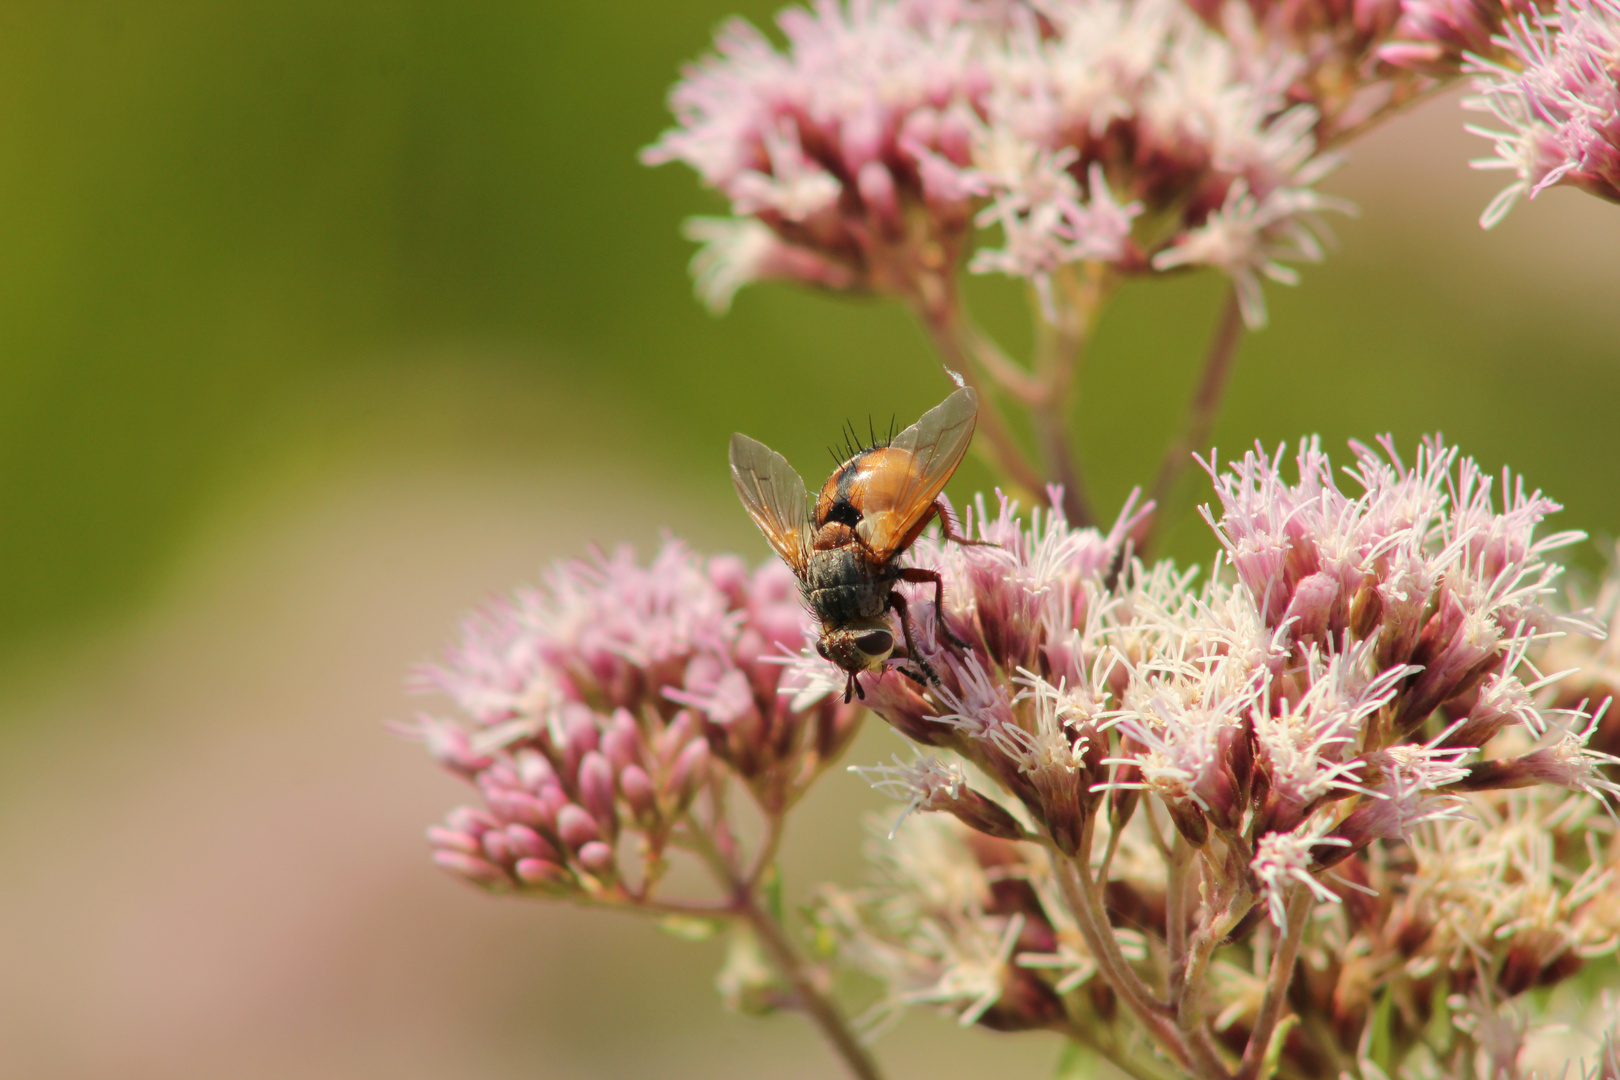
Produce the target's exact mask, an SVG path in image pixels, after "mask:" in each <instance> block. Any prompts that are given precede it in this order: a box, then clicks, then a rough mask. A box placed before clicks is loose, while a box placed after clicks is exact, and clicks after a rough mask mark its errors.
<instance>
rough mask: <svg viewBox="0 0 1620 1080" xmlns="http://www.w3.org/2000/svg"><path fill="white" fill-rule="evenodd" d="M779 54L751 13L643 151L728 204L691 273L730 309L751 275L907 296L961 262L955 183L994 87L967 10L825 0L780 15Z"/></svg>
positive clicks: (731, 25) (700, 231) (700, 225)
mask: <svg viewBox="0 0 1620 1080" xmlns="http://www.w3.org/2000/svg"><path fill="white" fill-rule="evenodd" d="M778 21H779V23H780V25H781V28H782V33H783V34H784V35H785V36H786V38H787V41H788V49H787V52H786V53H779V52H777V51H776V49H775V48H774V47H773V46H772V45H771V43H770V41H769V40H768V39H767V38H766V37H765V36H764V35H763V34H762V33H760V32H759V31H758V30H756V29H755V28H754V27H753V26H751V25H749V24H748V23H746V22H744V21H743V20H741V19H734V20H731V21H730V22H727V23H726V24H725V25H724V26H723V27H722V28H721V30H720V33H719V35H718V37H717V39H716V48H717V50H718V52H717V54H716V55H714V56H710V57H707V58H705V59H704V60H702V61H700V62H699V63H697V64H694V65H692V66H691V67H690V68H688V69H687V71H686V73H685V78H683V79H682V81H681V82H680V83H678V84H677V85H676V86H675V88H674V90H673V91H672V92H671V94H670V108H671V109H672V110H673V111H674V113H675V117H676V120H677V126H676V127H675V128H672V129H671V130H670V131H668V132H666V133H665V134H664V136H663V137H662V138H661V139H660V140H659V141H658V142H657V143H655V144H654V145H653V146H651V147H649V148H648V149H647V150H646V151H645V152H644V154H643V160H644V161H646V162H647V163H648V164H655V165H656V164H662V163H664V162H668V161H684V162H686V163H687V164H688V165H690V166H691V167H692V168H693V169H695V170H696V171H697V172H698V174H699V175H700V176H701V177H702V178H703V181H704V182H705V183H706V184H708V185H709V186H711V187H713V188H715V189H716V190H718V191H719V192H720V193H721V194H723V195H724V196H726V198H727V199H728V200H730V202H731V208H732V211H733V213H735V214H736V215H738V216H737V217H735V218H732V219H724V218H720V219H715V218H703V219H697V220H696V221H695V222H694V223H693V224H692V225H690V226H689V234H690V235H692V236H693V238H694V239H698V240H700V241H702V242H704V243H705V244H706V245H708V246H707V247H706V248H705V250H704V252H702V253H700V255H699V257H698V260H697V262H696V263H695V264H694V270H695V271H696V272H697V273H698V274H699V277H700V289H701V291H702V292H703V294H704V297H705V299H706V300H707V301H708V303H709V305H710V307H712V308H715V309H716V310H724V308H725V307H726V306H727V305H728V304H729V303H730V300H731V294H732V293H734V292H735V291H736V289H737V288H738V287H739V286H741V285H743V284H746V283H747V282H748V281H752V280H758V279H761V278H789V279H793V280H800V281H806V282H810V283H813V284H817V285H822V286H825V287H830V288H872V289H882V290H888V291H895V292H909V291H911V290H913V289H915V288H917V287H918V286H917V280H918V278H919V276H921V275H924V274H927V273H929V272H931V271H934V272H937V270H938V269H939V268H940V267H942V266H948V265H952V264H954V263H955V262H956V260H957V258H958V257H959V250H960V247H961V244H962V243H963V241H964V238H965V236H966V234H967V232H968V230H969V229H970V228H971V216H972V209H971V205H970V201H969V199H970V197H969V195H968V194H967V193H966V192H965V191H963V190H961V188H960V186H959V185H958V184H956V183H955V182H954V181H953V180H952V179H951V178H949V177H948V176H947V175H946V166H949V165H951V164H952V163H955V164H963V163H965V162H966V160H967V153H968V131H967V127H966V124H967V117H968V116H970V115H972V102H973V100H974V99H975V98H977V97H979V96H981V95H982V94H983V91H984V86H985V81H986V73H985V71H984V68H983V64H982V61H981V60H980V59H979V58H978V57H977V55H976V46H975V30H974V18H973V13H972V6H971V5H969V4H966V3H952V2H946V0H933V2H921V0H910V2H903V3H897V2H894V0H856V2H854V3H851V4H849V5H848V6H847V7H846V6H844V5H843V4H842V3H840V2H839V0H819V2H818V3H817V4H816V5H815V7H814V8H813V9H811V10H804V9H799V8H790V9H788V10H787V11H785V12H783V13H782V15H781V16H780V18H779V20H778Z"/></svg>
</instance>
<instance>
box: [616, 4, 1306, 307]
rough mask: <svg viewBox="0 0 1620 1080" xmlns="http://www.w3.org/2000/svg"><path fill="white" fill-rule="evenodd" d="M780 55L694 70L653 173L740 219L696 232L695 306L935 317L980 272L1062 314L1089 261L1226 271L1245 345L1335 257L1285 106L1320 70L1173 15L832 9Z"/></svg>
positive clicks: (740, 32)
mask: <svg viewBox="0 0 1620 1080" xmlns="http://www.w3.org/2000/svg"><path fill="white" fill-rule="evenodd" d="M780 22H781V25H782V29H783V32H784V34H785V35H786V37H787V39H788V49H787V51H786V53H779V52H777V51H776V50H775V49H773V48H772V47H771V46H770V44H769V43H768V42H767V41H766V39H765V38H764V37H763V35H761V34H760V33H759V32H758V31H756V30H754V29H752V28H751V27H749V26H748V25H747V24H744V23H740V22H733V23H729V24H727V26H726V27H725V28H724V29H723V30H722V32H721V34H720V37H719V40H718V49H719V52H718V55H716V56H713V57H710V58H708V59H706V60H705V61H703V62H701V63H699V64H698V65H695V66H694V67H692V68H690V69H689V70H688V71H687V72H686V76H685V78H684V79H683V80H682V81H681V82H680V83H679V84H678V85H677V86H676V87H675V90H674V91H673V93H672V95H671V105H672V108H673V110H674V112H675V115H676V120H677V126H676V127H675V128H673V129H671V130H670V131H669V132H667V133H666V134H665V135H664V136H663V138H662V139H660V140H659V141H658V142H657V143H656V144H655V145H653V146H652V147H651V148H649V149H648V151H647V152H646V153H645V155H644V158H645V160H646V161H648V162H649V163H655V164H656V163H661V162H666V161H674V160H680V161H685V162H686V163H688V164H689V165H691V166H692V167H693V168H694V169H696V170H697V172H698V173H699V175H700V176H702V178H703V179H704V181H705V182H706V183H707V184H709V185H710V186H712V187H714V188H716V189H717V190H719V191H720V192H721V193H722V194H724V195H725V196H726V197H727V198H728V199H729V200H730V202H731V208H732V211H733V213H734V214H735V215H737V216H736V217H734V218H731V219H699V221H698V222H697V223H695V224H694V225H692V226H690V227H689V229H690V233H691V235H693V236H694V237H695V238H697V239H700V240H702V241H704V242H705V243H706V244H707V245H708V246H707V247H706V248H705V249H704V251H702V252H700V254H699V256H698V257H697V259H696V260H695V263H694V270H695V272H696V273H697V274H698V277H699V289H700V292H701V293H702V294H703V295H704V296H705V298H706V299H707V300H708V301H709V302H710V304H711V306H715V307H723V306H724V305H725V304H726V303H727V302H729V299H730V296H731V294H732V293H733V292H734V291H735V289H736V288H737V287H739V286H740V285H742V284H744V283H746V282H747V281H750V280H755V279H758V278H762V277H784V278H794V279H798V280H803V281H808V282H812V283H814V284H818V285H822V286H827V287H833V288H850V287H863V288H875V289H880V290H884V291H888V292H892V293H896V294H898V295H902V296H905V297H907V298H908V299H910V300H911V301H912V302H914V303H917V304H919V305H924V306H927V307H933V306H936V305H938V304H940V303H943V302H946V301H947V300H948V294H949V290H950V286H949V284H948V282H949V278H950V274H951V273H952V272H953V271H954V269H955V267H956V266H957V264H958V261H959V259H960V258H961V257H962V256H963V255H964V254H965V253H966V245H967V243H968V240H969V239H970V233H971V229H972V226H973V225H974V223H975V222H976V223H977V224H978V225H979V226H983V227H995V228H996V229H998V230H999V232H1000V235H1001V240H1002V243H1001V245H1000V246H999V247H996V248H984V249H981V250H979V251H978V252H977V253H976V254H975V255H974V256H973V258H972V259H971V261H970V262H969V266H970V268H971V269H973V270H975V271H978V272H997V273H1005V274H1012V275H1016V276H1019V277H1025V278H1028V279H1030V280H1031V281H1033V282H1034V283H1035V284H1036V285H1037V287H1038V288H1039V289H1041V290H1042V296H1043V300H1044V301H1045V303H1046V305H1047V307H1048V308H1049V309H1050V307H1051V305H1052V302H1053V301H1052V293H1051V287H1052V285H1051V283H1052V278H1053V275H1054V274H1057V273H1058V272H1060V270H1061V269H1062V268H1063V267H1065V266H1068V265H1069V264H1072V263H1076V262H1098V263H1106V264H1110V265H1112V266H1114V267H1115V268H1117V269H1119V270H1120V271H1122V272H1125V273H1134V274H1140V273H1148V272H1150V271H1154V270H1157V271H1169V270H1173V269H1175V268H1177V267H1183V266H1192V265H1204V266H1214V267H1217V268H1219V269H1220V270H1222V271H1223V272H1225V273H1227V274H1228V275H1230V276H1231V277H1232V278H1233V280H1234V281H1235V282H1236V283H1237V284H1238V286H1239V288H1240V290H1241V293H1242V298H1243V302H1244V313H1245V316H1246V317H1247V318H1248V320H1249V321H1250V323H1251V324H1258V323H1259V322H1261V321H1263V319H1264V305H1263V300H1262V297H1261V293H1260V279H1261V278H1268V277H1269V278H1271V279H1274V280H1278V281H1292V280H1293V274H1292V271H1290V270H1288V269H1287V268H1286V267H1285V266H1283V265H1282V262H1281V261H1280V260H1283V259H1305V260H1314V259H1317V258H1320V256H1321V245H1320V242H1319V240H1318V232H1319V227H1318V225H1317V223H1316V219H1315V214H1316V213H1317V212H1318V211H1321V210H1325V209H1330V208H1337V207H1338V204H1336V203H1335V202H1333V200H1330V199H1328V198H1326V197H1324V196H1321V195H1319V194H1317V193H1316V191H1315V190H1314V188H1313V185H1314V184H1315V182H1316V181H1317V180H1318V179H1320V178H1321V176H1322V175H1324V174H1325V173H1326V172H1327V171H1328V169H1329V168H1331V166H1332V165H1333V163H1334V161H1333V159H1331V158H1328V157H1324V156H1321V155H1319V154H1318V153H1317V147H1316V140H1315V136H1314V133H1313V132H1314V128H1315V126H1316V124H1317V121H1318V118H1319V112H1318V110H1317V109H1316V108H1314V107H1313V106H1312V105H1311V104H1308V103H1301V102H1300V101H1298V100H1296V99H1294V98H1291V97H1290V87H1291V86H1292V85H1293V84H1294V83H1295V82H1297V80H1298V78H1299V77H1300V75H1301V73H1302V72H1303V71H1304V64H1305V60H1304V58H1302V57H1300V56H1298V55H1297V54H1295V53H1293V52H1291V51H1290V50H1289V47H1288V46H1287V45H1286V44H1279V43H1275V42H1264V41H1261V40H1259V38H1258V37H1256V35H1255V34H1254V33H1253V32H1252V31H1253V27H1252V26H1250V27H1249V30H1250V31H1251V32H1250V33H1249V34H1248V36H1247V38H1245V39H1244V40H1242V41H1236V40H1235V39H1233V38H1229V37H1227V36H1225V35H1223V34H1222V33H1220V32H1217V31H1216V30H1214V29H1211V28H1210V27H1209V26H1208V25H1206V24H1205V23H1204V22H1202V21H1200V19H1199V18H1198V17H1197V16H1196V15H1195V14H1194V13H1193V11H1192V10H1191V9H1190V8H1188V7H1186V6H1185V5H1183V4H1182V3H1180V2H1179V0H1043V2H1041V3H1036V4H1005V5H990V4H982V5H979V4H965V3H940V2H933V3H924V2H910V3H906V2H900V0H852V2H851V3H849V4H847V5H845V4H844V3H841V2H840V0H819V2H817V3H816V4H815V5H814V7H813V8H812V9H810V10H804V9H799V8H790V9H789V10H788V11H786V12H785V13H784V14H783V15H782V16H781V19H780Z"/></svg>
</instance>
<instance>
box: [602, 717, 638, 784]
mask: <svg viewBox="0 0 1620 1080" xmlns="http://www.w3.org/2000/svg"><path fill="white" fill-rule="evenodd" d="M602 753H604V754H606V755H607V759H608V761H609V762H610V763H612V765H613V768H614V769H615V771H617V770H620V769H623V768H625V767H626V766H628V765H640V764H643V762H644V760H645V759H644V758H643V756H642V746H641V729H640V728H638V727H636V721H635V718H634V717H632V716H631V715H630V713H629V712H628V711H627V710H625V709H620V710H619V711H618V712H616V713H614V714H613V723H612V724H611V725H609V727H608V729H607V731H606V732H604V733H603V735H602Z"/></svg>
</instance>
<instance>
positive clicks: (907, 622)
mask: <svg viewBox="0 0 1620 1080" xmlns="http://www.w3.org/2000/svg"><path fill="white" fill-rule="evenodd" d="M889 606H890V607H892V608H893V609H894V610H895V611H897V612H899V613H900V633H901V634H903V635H905V639H906V652H907V653H909V654H910V656H911V659H912V661H913V662H915V663H916V665H917V666H918V667H919V668H921V669H922V673H923V675H924V676H926V677H927V679H928V681H929V682H931V683H933V684H934V685H935V686H940V685H942V684H941V683H940V681H939V676H938V675H936V674H935V673H934V669H933V667H932V666H931V665H930V664H929V663H928V661H926V660H924V659H923V658H922V653H920V652H918V651H917V641H916V639H915V638H914V637H912V634H911V613H910V612H909V611H908V610H906V598H905V597H903V596H901V595H900V594H899V593H897V592H892V593H890V594H889ZM900 670H901V671H905V673H906V674H907V675H911V679H912V681H913V682H919V683H920V682H922V679H919V678H917V676H915V675H912V674H911V672H909V671H906V669H905V668H901V669H900Z"/></svg>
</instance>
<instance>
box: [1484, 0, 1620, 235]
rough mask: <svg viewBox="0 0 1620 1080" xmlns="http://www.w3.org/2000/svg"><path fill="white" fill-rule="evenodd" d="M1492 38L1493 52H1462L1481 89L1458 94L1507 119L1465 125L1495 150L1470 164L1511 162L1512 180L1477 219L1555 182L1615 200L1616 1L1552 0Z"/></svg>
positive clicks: (1619, 103) (1492, 217) (1618, 137)
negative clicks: (1497, 125)
mask: <svg viewBox="0 0 1620 1080" xmlns="http://www.w3.org/2000/svg"><path fill="white" fill-rule="evenodd" d="M1497 44H1498V45H1499V46H1500V47H1501V49H1502V51H1503V52H1504V53H1505V56H1504V57H1503V58H1502V59H1501V60H1491V59H1486V58H1484V57H1475V58H1474V59H1472V60H1471V61H1470V63H1469V65H1468V70H1469V71H1471V72H1473V73H1474V76H1475V78H1474V88H1475V89H1476V90H1477V91H1478V92H1479V94H1478V96H1477V97H1475V98H1473V99H1471V100H1470V101H1469V102H1467V103H1466V104H1467V106H1468V107H1469V108H1472V109H1475V110H1477V111H1481V112H1489V113H1491V114H1493V115H1494V116H1495V117H1496V119H1497V120H1499V121H1501V122H1502V123H1503V124H1505V125H1506V126H1507V130H1506V131H1491V130H1485V129H1478V128H1470V130H1472V131H1474V132H1475V133H1476V134H1479V135H1484V136H1486V137H1487V138H1490V139H1492V140H1493V141H1494V142H1495V149H1496V154H1497V156H1496V157H1495V158H1488V159H1486V160H1484V161H1480V162H1476V163H1475V165H1476V167H1477V168H1483V169H1506V170H1510V171H1512V172H1513V173H1514V174H1515V180H1514V182H1513V183H1512V184H1510V185H1508V187H1507V188H1505V189H1504V190H1503V191H1502V193H1501V194H1500V195H1498V196H1497V197H1496V199H1495V200H1493V201H1492V202H1491V204H1490V206H1489V207H1487V208H1486V210H1485V213H1484V216H1482V217H1481V218H1480V224H1481V225H1484V226H1485V227H1486V228H1489V227H1490V226H1492V225H1494V224H1496V223H1497V222H1498V221H1500V220H1501V219H1502V218H1503V216H1504V215H1506V214H1507V212H1508V210H1509V209H1511V208H1512V206H1513V203H1514V202H1515V201H1516V200H1517V199H1518V197H1519V196H1520V195H1523V196H1525V197H1526V198H1531V199H1533V198H1535V197H1536V196H1537V195H1539V194H1541V193H1542V192H1543V191H1545V190H1546V189H1547V188H1549V187H1552V186H1554V185H1555V184H1567V185H1569V186H1571V187H1577V188H1580V189H1581V190H1582V191H1586V192H1588V193H1590V194H1593V195H1596V196H1598V197H1599V198H1603V199H1607V200H1609V201H1611V202H1620V3H1616V2H1615V0H1558V3H1557V6H1556V7H1555V8H1554V9H1553V10H1552V11H1551V12H1550V13H1543V12H1539V11H1538V12H1533V13H1530V14H1527V15H1526V14H1521V15H1520V16H1519V17H1518V18H1517V19H1515V20H1513V21H1511V22H1509V23H1508V24H1507V25H1506V27H1505V29H1504V34H1503V36H1502V37H1500V38H1498V39H1497Z"/></svg>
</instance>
